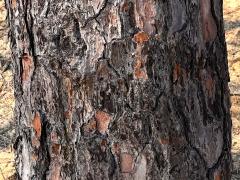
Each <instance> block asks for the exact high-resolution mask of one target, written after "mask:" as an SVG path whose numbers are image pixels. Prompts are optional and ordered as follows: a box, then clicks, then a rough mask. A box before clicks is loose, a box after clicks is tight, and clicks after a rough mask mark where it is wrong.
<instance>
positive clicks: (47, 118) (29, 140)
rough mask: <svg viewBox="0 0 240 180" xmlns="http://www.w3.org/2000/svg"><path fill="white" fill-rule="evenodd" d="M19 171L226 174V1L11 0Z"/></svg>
mask: <svg viewBox="0 0 240 180" xmlns="http://www.w3.org/2000/svg"><path fill="white" fill-rule="evenodd" d="M6 5H7V8H8V22H9V25H10V37H11V48H12V58H13V61H14V65H13V66H14V82H15V97H16V106H15V119H16V123H17V125H18V129H17V132H16V133H17V138H16V142H15V144H14V148H15V150H16V164H17V171H18V176H19V178H22V179H24V180H25V179H52V180H57V179H64V180H65V179H136V180H141V179H163V180H168V179H181V180H186V179H187V180H204V179H209V180H220V179H221V180H228V179H230V176H231V175H230V172H231V154H230V149H231V119H230V113H229V107H230V103H229V90H228V81H229V75H228V68H227V56H226V45H225V36H224V28H223V14H222V1H221V0H194V1H193V0H192V1H183V0H169V1H165V0H121V1H119V0H91V1H90V0H82V1H74V0H72V1H65V0H52V1H47V0H38V1H37V0H11V1H10V0H6Z"/></svg>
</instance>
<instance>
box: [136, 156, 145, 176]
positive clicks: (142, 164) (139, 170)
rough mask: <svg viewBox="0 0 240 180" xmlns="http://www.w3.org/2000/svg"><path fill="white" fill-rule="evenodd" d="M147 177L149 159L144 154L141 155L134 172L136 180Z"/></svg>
mask: <svg viewBox="0 0 240 180" xmlns="http://www.w3.org/2000/svg"><path fill="white" fill-rule="evenodd" d="M146 179H147V159H146V157H145V156H144V155H141V160H140V162H139V164H138V166H137V169H136V173H135V174H134V180H146Z"/></svg>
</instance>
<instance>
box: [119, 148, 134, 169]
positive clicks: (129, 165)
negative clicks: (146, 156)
mask: <svg viewBox="0 0 240 180" xmlns="http://www.w3.org/2000/svg"><path fill="white" fill-rule="evenodd" d="M120 168H121V172H123V173H131V172H132V171H133V158H132V155H130V154H128V153H122V154H121V155H120Z"/></svg>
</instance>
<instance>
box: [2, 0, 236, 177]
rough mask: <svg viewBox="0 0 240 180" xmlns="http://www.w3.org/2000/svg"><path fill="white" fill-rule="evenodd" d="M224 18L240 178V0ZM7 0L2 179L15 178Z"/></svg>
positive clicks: (229, 4) (230, 3) (228, 6)
mask: <svg viewBox="0 0 240 180" xmlns="http://www.w3.org/2000/svg"><path fill="white" fill-rule="evenodd" d="M224 19H225V31H226V42H227V48H228V65H229V72H230V77H231V82H230V83H229V87H230V91H231V102H232V107H231V114H232V121H233V129H232V139H233V141H232V154H233V177H232V179H233V180H240V1H239V0H224ZM5 20H6V10H5V7H4V0H0V180H5V179H14V172H15V170H14V154H13V150H12V143H13V137H14V128H15V127H14V126H15V124H14V123H13V107H14V94H13V77H12V72H11V61H10V60H11V59H10V50H9V42H8V38H7V34H8V29H7V24H6V22H5Z"/></svg>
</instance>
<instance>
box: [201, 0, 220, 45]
mask: <svg viewBox="0 0 240 180" xmlns="http://www.w3.org/2000/svg"><path fill="white" fill-rule="evenodd" d="M210 1H211V0H200V11H201V18H202V33H203V39H204V42H210V41H213V40H214V39H215V38H216V36H217V25H216V22H215V20H214V18H213V15H212V11H211V2H210Z"/></svg>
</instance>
